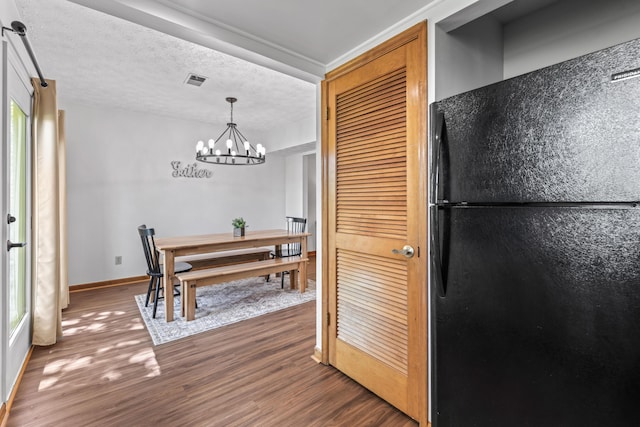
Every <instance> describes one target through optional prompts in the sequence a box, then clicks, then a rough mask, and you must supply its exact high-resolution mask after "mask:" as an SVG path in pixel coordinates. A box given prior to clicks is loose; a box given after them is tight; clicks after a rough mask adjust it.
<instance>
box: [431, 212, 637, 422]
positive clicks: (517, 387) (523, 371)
mask: <svg viewBox="0 0 640 427" xmlns="http://www.w3.org/2000/svg"><path fill="white" fill-rule="evenodd" d="M432 209H434V210H437V211H438V212H439V215H440V232H441V236H440V242H438V243H439V244H440V245H441V246H442V247H441V249H443V248H444V250H441V251H440V253H441V254H442V258H443V259H441V260H439V261H440V262H441V263H442V264H441V266H442V276H444V277H445V283H443V281H442V277H432V280H431V295H433V298H432V300H431V301H432V316H433V317H432V325H434V328H433V329H434V332H433V336H432V339H433V341H432V356H433V357H432V374H433V376H432V398H433V400H432V401H433V407H432V421H433V424H434V427H472V426H478V427H485V426H486V427H513V426H519V427H524V426H532V427H533V426H535V427H538V426H554V427H558V426H571V427H574V426H617V427H622V426H636V425H638V420H640V404H638V402H640V325H639V324H640V208H636V209H633V208H629V209H627V208H620V209H616V208H611V209H604V208H562V207H560V208H539V207H485V208H480V207H477V208H476V207H471V208H469V207H467V208H463V207H451V208H438V207H433V208H432ZM442 240H447V242H443V241H442ZM434 261H435V262H438V260H434ZM432 271H433V272H436V271H438V269H437V268H434V269H432Z"/></svg>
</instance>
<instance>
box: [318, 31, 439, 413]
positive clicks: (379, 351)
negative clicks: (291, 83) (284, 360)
mask: <svg viewBox="0 0 640 427" xmlns="http://www.w3.org/2000/svg"><path fill="white" fill-rule="evenodd" d="M407 34H409V36H407ZM411 35H413V37H412V36H411ZM398 40H400V42H398ZM389 43H391V45H392V48H388V47H387V48H382V50H381V51H382V53H380V54H379V55H377V56H376V57H375V58H372V57H371V56H367V54H365V57H366V60H364V61H363V63H362V64H361V65H358V66H357V67H352V68H350V69H349V70H348V71H346V72H342V73H338V75H337V76H335V77H333V76H332V73H329V74H328V75H327V80H326V81H325V83H324V85H323V87H324V90H325V93H324V100H325V102H326V105H327V107H328V111H329V118H328V120H327V124H326V127H325V130H326V133H327V135H326V138H325V140H324V141H325V147H324V148H325V153H326V159H327V160H326V170H327V173H326V176H327V178H326V180H325V182H326V186H327V188H328V191H327V202H328V203H327V205H328V206H327V214H326V227H327V229H328V231H327V246H328V250H327V262H328V269H327V272H328V274H327V275H328V286H327V287H328V313H329V318H330V319H331V323H330V326H329V334H328V347H329V363H331V364H332V365H334V366H335V367H336V368H338V369H340V370H341V371H343V372H344V373H346V374H347V375H349V376H351V377H352V378H353V379H355V380H356V381H358V382H360V383H361V384H362V385H364V386H365V387H367V388H369V389H370V390H372V391H373V392H374V393H376V394H378V395H379V396H381V397H382V398H384V399H385V400H387V401H388V402H390V403H391V404H393V405H394V406H396V407H397V408H398V409H400V410H402V411H403V412H405V413H407V414H408V415H410V416H411V417H413V418H415V419H417V420H419V421H421V422H422V421H426V414H427V396H426V393H427V373H426V372H427V350H426V348H427V325H426V319H427V304H426V293H427V286H426V268H427V261H426V259H427V258H426V253H423V254H421V255H420V256H418V255H416V256H414V257H413V258H410V259H407V258H405V257H404V256H403V255H398V254H394V253H392V250H393V249H396V248H397V249H400V248H402V247H403V246H404V245H411V246H412V247H413V248H414V249H415V250H416V251H420V250H421V248H426V190H425V189H426V152H427V151H426V131H425V128H426V88H425V85H426V28H425V26H422V25H420V26H417V27H414V28H412V29H410V30H408V31H407V32H406V33H403V35H400V36H398V37H397V38H395V39H392V40H391V41H390V42H389ZM422 251H423V252H425V249H422Z"/></svg>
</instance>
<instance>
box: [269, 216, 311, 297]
mask: <svg viewBox="0 0 640 427" xmlns="http://www.w3.org/2000/svg"><path fill="white" fill-rule="evenodd" d="M286 220H287V231H288V232H289V233H304V231H305V228H306V227H307V219H306V218H297V217H294V216H288V217H286ZM300 255H302V244H301V243H300V242H296V243H287V244H284V245H279V246H276V248H275V251H273V252H272V253H271V256H272V257H273V258H287V257H291V256H300ZM285 274H289V272H288V271H285V272H283V273H281V275H280V277H281V278H282V281H281V286H282V289H284V275H285Z"/></svg>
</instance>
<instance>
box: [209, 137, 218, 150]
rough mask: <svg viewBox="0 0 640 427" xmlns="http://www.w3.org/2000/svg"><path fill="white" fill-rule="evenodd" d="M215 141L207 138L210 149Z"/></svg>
mask: <svg viewBox="0 0 640 427" xmlns="http://www.w3.org/2000/svg"><path fill="white" fill-rule="evenodd" d="M215 143H216V142H215V141H214V140H213V139H210V140H209V148H210V149H213V146H214V145H215Z"/></svg>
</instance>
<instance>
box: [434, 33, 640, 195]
mask: <svg viewBox="0 0 640 427" xmlns="http://www.w3.org/2000/svg"><path fill="white" fill-rule="evenodd" d="M634 69H635V70H636V71H635V74H640V70H638V69H640V39H638V40H634V41H631V42H627V43H624V44H621V45H617V46H614V47H611V48H608V49H604V50H601V51H598V52H595V53H592V54H589V55H586V56H583V57H580V58H577V59H574V60H570V61H566V62H563V63H561V64H557V65H553V66H550V67H547V68H544V69H541V70H538V71H534V72H532V73H529V74H525V75H523V76H519V77H515V78H513V79H510V80H506V81H504V82H500V83H496V84H494V85H491V86H487V87H484V88H482V89H478V90H474V91H471V92H467V93H463V94H461V95H456V96H454V97H451V98H447V99H445V100H442V101H440V102H438V103H437V107H436V108H437V109H438V111H439V112H441V113H443V114H444V127H443V139H442V146H441V150H440V151H441V156H440V161H441V165H440V166H441V167H440V172H441V173H440V182H441V183H442V185H441V186H440V192H441V193H440V195H439V200H448V201H449V202H463V201H466V202H472V203H473V202H478V203H492V202H496V203H500V202H590V201H614V202H617V201H638V200H640V179H638V167H639V166H638V165H640V78H627V79H619V78H618V77H624V76H632V75H634V72H633V70H634ZM629 70H632V71H631V72H629ZM625 72H627V73H626V74H625ZM612 79H613V80H612ZM437 145H438V144H433V147H434V150H437ZM434 157H435V156H434Z"/></svg>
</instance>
